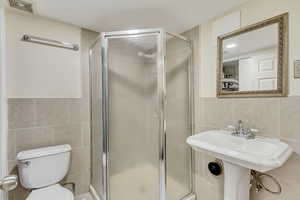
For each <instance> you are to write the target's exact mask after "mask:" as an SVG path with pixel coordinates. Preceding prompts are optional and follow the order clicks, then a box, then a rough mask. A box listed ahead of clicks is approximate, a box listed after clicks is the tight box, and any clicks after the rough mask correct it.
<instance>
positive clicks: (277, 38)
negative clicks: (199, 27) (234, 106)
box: [217, 14, 288, 97]
mask: <svg viewBox="0 0 300 200" xmlns="http://www.w3.org/2000/svg"><path fill="white" fill-rule="evenodd" d="M287 26H288V14H283V15H280V16H277V17H274V18H271V19H268V20H265V21H263V22H260V23H257V24H254V25H251V26H248V27H246V28H242V29H240V30H237V31H235V32H233V33H229V34H226V35H224V36H221V37H219V38H218V61H219V67H218V75H217V76H218V88H217V96H218V97H255V96H286V95H287V78H288V73H287V71H288V61H287V60H288V48H287V47H288V44H287V42H288V31H287Z"/></svg>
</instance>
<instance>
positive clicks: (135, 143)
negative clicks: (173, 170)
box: [107, 34, 160, 200]
mask: <svg viewBox="0 0 300 200" xmlns="http://www.w3.org/2000/svg"><path fill="white" fill-rule="evenodd" d="M158 36H159V34H141V35H134V36H127V37H122V36H120V37H118V35H115V36H114V37H111V38H108V40H107V47H108V49H107V58H108V60H107V63H108V65H107V75H108V80H107V83H108V85H107V86H108V87H107V89H108V90H107V94H108V102H107V105H108V113H109V114H108V162H107V165H108V172H109V173H108V187H109V190H108V191H109V194H108V196H109V200H120V199H122V200H158V199H159V181H160V174H159V168H160V163H159V144H160V141H159V140H160V130H159V123H160V121H159V120H160V117H159V107H158V92H157V91H158V75H157V73H158V71H157V69H158V62H157V61H158V43H159V37H158Z"/></svg>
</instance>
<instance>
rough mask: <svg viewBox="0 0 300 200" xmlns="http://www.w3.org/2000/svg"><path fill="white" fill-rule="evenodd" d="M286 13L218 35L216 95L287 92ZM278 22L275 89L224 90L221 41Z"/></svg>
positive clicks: (278, 94)
mask: <svg viewBox="0 0 300 200" xmlns="http://www.w3.org/2000/svg"><path fill="white" fill-rule="evenodd" d="M288 18H289V15H288V13H284V14H282V15H279V16H276V17H273V18H270V19H267V20H264V21H262V22H259V23H256V24H253V25H249V26H247V27H244V28H241V29H239V30H236V31H234V32H231V33H228V34H225V35H222V36H220V37H218V60H217V63H218V67H217V97H219V98H232V97H237V98H243V97H284V96H287V94H288V67H289V66H288ZM273 24H278V64H277V65H278V70H277V89H276V90H256V91H224V90H222V88H223V83H222V79H223V76H224V74H223V61H224V60H223V57H224V55H223V41H224V40H226V39H230V38H233V37H235V36H239V35H241V34H244V33H248V32H251V31H254V30H257V29H261V28H264V27H266V26H269V25H273Z"/></svg>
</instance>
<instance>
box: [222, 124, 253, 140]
mask: <svg viewBox="0 0 300 200" xmlns="http://www.w3.org/2000/svg"><path fill="white" fill-rule="evenodd" d="M228 128H230V129H232V130H233V132H232V133H231V135H234V136H237V137H245V138H246V139H255V133H257V132H258V130H257V129H252V128H245V127H244V123H243V121H242V120H239V121H238V125H237V127H235V126H228Z"/></svg>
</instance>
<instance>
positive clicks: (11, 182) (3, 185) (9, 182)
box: [0, 175, 18, 192]
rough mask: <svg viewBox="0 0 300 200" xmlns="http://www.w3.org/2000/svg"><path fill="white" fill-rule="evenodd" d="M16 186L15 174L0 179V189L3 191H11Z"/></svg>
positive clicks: (16, 178)
mask: <svg viewBox="0 0 300 200" xmlns="http://www.w3.org/2000/svg"><path fill="white" fill-rule="evenodd" d="M17 186H18V177H17V176H16V175H9V176H6V177H4V178H3V179H1V180H0V190H3V191H5V192H9V191H12V190H14V189H16V188H17Z"/></svg>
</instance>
